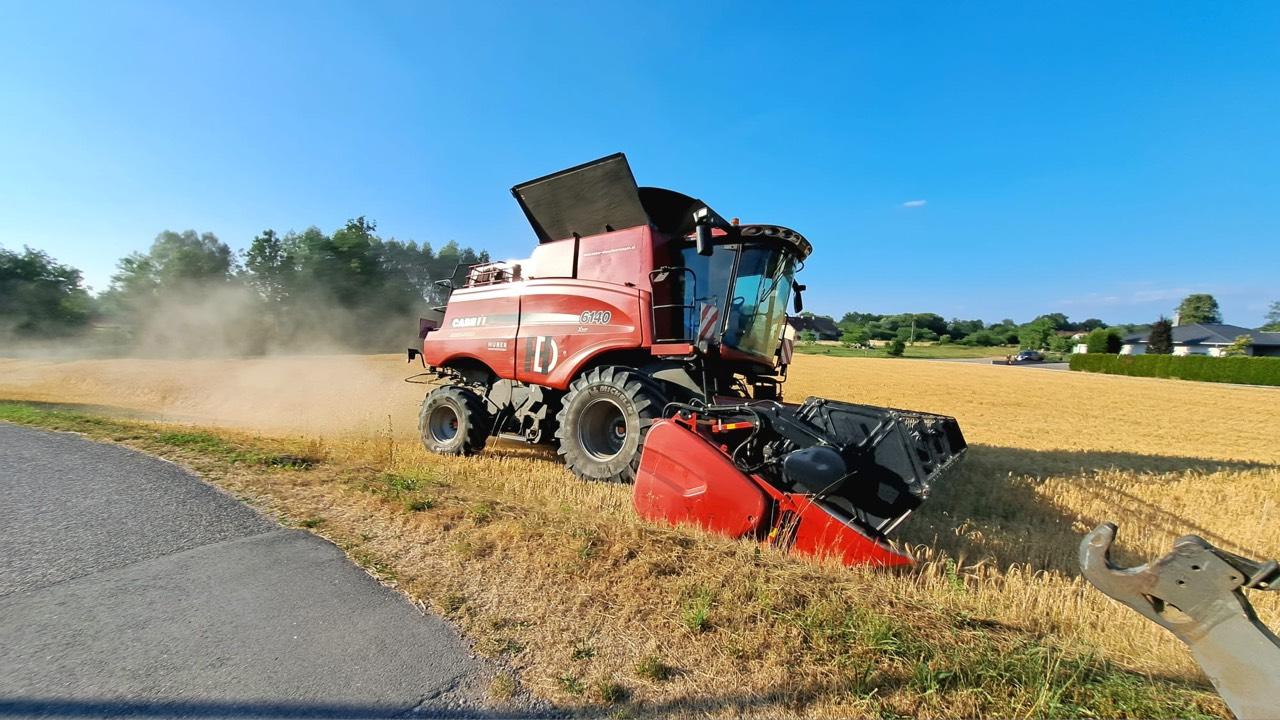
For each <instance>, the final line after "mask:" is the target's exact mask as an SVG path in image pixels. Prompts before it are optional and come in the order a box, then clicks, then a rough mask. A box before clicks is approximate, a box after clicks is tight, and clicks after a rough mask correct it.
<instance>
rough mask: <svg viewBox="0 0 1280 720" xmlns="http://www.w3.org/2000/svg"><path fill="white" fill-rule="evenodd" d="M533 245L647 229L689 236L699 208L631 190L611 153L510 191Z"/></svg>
mask: <svg viewBox="0 0 1280 720" xmlns="http://www.w3.org/2000/svg"><path fill="white" fill-rule="evenodd" d="M511 194H512V195H514V196H515V198H516V201H517V202H519V203H520V209H522V210H524V214H525V217H527V218H528V219H529V224H530V225H531V226H533V231H534V232H535V233H537V235H538V242H539V243H545V242H552V241H554V240H563V239H565V238H568V237H573V236H574V235H579V236H588V235H599V234H600V233H604V232H610V231H613V230H622V229H623V228H629V227H635V226H637V225H646V224H652V225H653V226H654V227H656V228H657V229H658V230H660V231H662V232H666V233H671V234H680V235H683V234H685V233H688V232H691V231H692V230H693V212H694V210H697V209H698V208H701V207H704V203H703V202H702V201H700V200H698V199H696V198H691V197H689V196H688V195H682V194H681V193H678V192H674V191H672V190H663V189H661V188H641V187H637V186H636V179H635V176H634V175H632V174H631V166H630V165H629V164H627V156H626V155H624V154H622V153H614V154H613V155H609V156H608V157H603V158H600V159H599V160H593V161H591V162H589V163H583V164H582V165H578V166H575V167H571V168H569V169H567V170H561V171H559V172H555V173H551V174H550V175H546V176H543V177H540V178H536V179H534V180H530V181H528V182H524V183H520V184H519V185H516V186H515V187H513V188H511Z"/></svg>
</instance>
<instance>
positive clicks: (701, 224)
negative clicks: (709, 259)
mask: <svg viewBox="0 0 1280 720" xmlns="http://www.w3.org/2000/svg"><path fill="white" fill-rule="evenodd" d="M693 231H694V247H695V248H697V250H698V254H699V255H704V256H709V255H711V253H713V252H715V247H713V246H712V244H711V210H710V208H705V207H704V208H699V209H698V210H695V211H694V213H693Z"/></svg>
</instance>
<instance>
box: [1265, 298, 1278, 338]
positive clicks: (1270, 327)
mask: <svg viewBox="0 0 1280 720" xmlns="http://www.w3.org/2000/svg"><path fill="white" fill-rule="evenodd" d="M1262 329H1263V330H1265V331H1267V332H1277V331H1280V300H1276V301H1275V302H1273V303H1271V307H1270V308H1269V309H1268V310H1267V323H1266V324H1265V325H1263V326H1262Z"/></svg>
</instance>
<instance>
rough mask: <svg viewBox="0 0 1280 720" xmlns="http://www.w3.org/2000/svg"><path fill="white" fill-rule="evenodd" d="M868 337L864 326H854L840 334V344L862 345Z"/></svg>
mask: <svg viewBox="0 0 1280 720" xmlns="http://www.w3.org/2000/svg"><path fill="white" fill-rule="evenodd" d="M868 339H869V338H868V336H867V330H866V328H862V327H856V326H855V327H852V328H849V329H848V330H845V331H844V333H842V334H841V335H840V344H841V345H844V346H845V347H862V346H864V345H866V344H867V340H868Z"/></svg>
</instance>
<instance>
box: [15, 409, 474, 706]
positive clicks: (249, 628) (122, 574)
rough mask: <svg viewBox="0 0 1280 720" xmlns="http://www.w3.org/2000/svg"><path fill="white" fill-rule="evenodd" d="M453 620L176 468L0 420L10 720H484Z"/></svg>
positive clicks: (320, 542)
mask: <svg viewBox="0 0 1280 720" xmlns="http://www.w3.org/2000/svg"><path fill="white" fill-rule="evenodd" d="M484 675H485V668H484V666H483V665H482V662H481V661H479V660H477V659H475V658H473V657H472V656H471V655H470V654H469V653H468V651H467V649H466V646H465V644H464V643H463V642H462V640H461V639H460V638H459V637H458V635H457V633H456V632H455V631H454V630H453V629H452V627H451V626H450V625H448V624H447V623H445V622H444V621H442V620H440V619H438V618H435V617H432V616H424V615H423V614H422V613H421V612H419V611H418V610H417V609H416V608H414V607H413V606H412V605H410V604H409V603H408V602H407V601H406V600H405V599H404V598H403V597H401V596H400V595H398V594H396V593H394V592H392V591H391V590H388V589H387V588H385V587H383V586H381V585H379V584H378V583H376V582H374V581H373V580H372V579H371V578H370V577H369V576H368V575H366V574H365V573H364V572H363V571H361V570H360V569H359V568H357V567H356V566H355V565H353V564H352V563H351V562H350V561H349V560H347V558H346V557H345V556H344V555H343V554H342V552H341V551H340V550H338V549H337V548H336V547H334V546H333V545H332V544H330V543H328V542H326V541H324V540H322V539H320V538H318V537H316V536H314V535H311V534H309V533H305V532H301V531H297V530H289V529H286V528H283V527H281V526H280V525H278V524H276V523H275V522H273V521H271V520H269V519H267V518H264V517H262V516H260V515H258V514H256V513H255V512H254V511H253V510H251V509H249V508H248V507H247V506H245V505H243V504H241V503H240V502H238V501H236V500H235V499H233V498H231V497H229V496H227V495H225V494H223V493H222V492H220V491H218V490H216V489H214V488H213V487H211V486H209V485H206V484H205V483H203V482H201V481H200V480H199V479H198V478H196V477H194V476H192V475H191V474H190V473H187V472H186V471H184V470H182V469H180V468H178V467H177V466H175V465H172V464H170V463H167V462H164V461H162V460H158V459H155V458H151V457H148V456H145V455H141V454H138V453H135V452H132V451H129V450H126V449H123V448H120V447H116V446H112V445H101V444H97V443H92V442H89V441H87V440H83V439H81V438H78V437H76V436H72V435H67V434H60V433H48V432H43V431H37V430H31V429H27V428H20V427H15V426H12V425H6V424H3V423H0V718H8V717H104V716H130V717H184V716H185V717H330V718H338V717H342V718H346V717H377V716H381V717H387V716H415V715H427V716H431V717H475V716H477V715H480V714H481V713H480V711H479V710H477V708H478V706H479V698H480V697H481V694H482V692H481V691H482V688H483V677H484Z"/></svg>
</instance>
